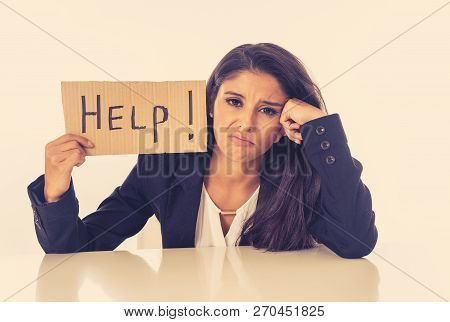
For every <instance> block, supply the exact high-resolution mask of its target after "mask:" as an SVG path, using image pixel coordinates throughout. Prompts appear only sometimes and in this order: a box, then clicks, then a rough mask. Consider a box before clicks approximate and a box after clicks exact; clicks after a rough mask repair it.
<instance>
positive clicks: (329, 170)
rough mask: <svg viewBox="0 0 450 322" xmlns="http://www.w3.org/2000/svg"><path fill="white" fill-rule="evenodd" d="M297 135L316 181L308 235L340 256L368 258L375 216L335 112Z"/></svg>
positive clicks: (374, 236)
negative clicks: (309, 233) (315, 204)
mask: <svg viewBox="0 0 450 322" xmlns="http://www.w3.org/2000/svg"><path fill="white" fill-rule="evenodd" d="M300 133H301V135H302V143H301V151H302V153H303V154H304V156H305V157H306V160H307V161H308V162H309V164H310V165H311V166H312V167H313V168H314V169H315V170H316V171H317V172H318V174H319V176H320V179H321V188H320V192H319V198H318V203H317V204H318V206H316V208H315V209H314V210H316V211H315V212H314V214H313V217H312V220H311V222H310V225H309V229H310V232H311V234H312V235H313V236H314V237H315V239H316V240H317V241H318V242H319V243H322V244H324V245H325V246H327V247H328V248H329V249H331V250H332V251H333V252H335V253H336V254H337V255H339V256H341V257H344V258H360V257H363V256H366V255H368V254H369V253H371V252H372V250H373V249H374V247H375V244H376V242H377V239H378V231H377V228H376V226H375V212H374V211H373V210H372V198H371V194H370V191H369V189H368V188H367V186H366V185H365V184H364V183H363V182H362V180H361V173H362V170H363V166H362V164H361V162H359V161H358V160H357V159H355V158H354V157H352V156H351V153H350V149H349V146H348V144H347V143H348V142H347V137H346V134H345V131H344V128H343V126H342V122H341V119H340V116H339V114H337V113H334V114H330V115H325V116H323V117H320V118H317V119H314V120H311V121H309V122H306V123H304V124H303V125H302V126H301V127H300Z"/></svg>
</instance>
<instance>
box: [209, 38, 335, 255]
mask: <svg viewBox="0 0 450 322" xmlns="http://www.w3.org/2000/svg"><path fill="white" fill-rule="evenodd" d="M242 71H254V72H264V73H268V74H270V75H272V76H273V77H275V78H276V79H277V80H278V82H279V84H280V86H281V88H282V89H283V90H284V92H285V93H286V95H288V97H289V98H298V99H300V100H302V101H304V102H306V103H308V104H311V105H312V106H315V107H317V108H318V109H321V110H323V111H325V112H327V110H326V106H325V102H324V100H323V98H322V95H321V93H320V90H319V88H318V86H317V85H316V84H314V82H313V81H312V80H311V78H310V76H309V75H308V73H307V71H306V69H305V67H304V66H303V64H302V62H301V61H300V59H298V58H297V57H296V56H294V55H293V54H292V53H290V52H289V51H287V50H285V49H283V48H282V47H280V46H278V45H275V44H272V43H259V44H244V45H240V46H238V47H236V48H234V49H232V50H231V51H229V52H228V53H227V54H226V55H225V56H224V57H223V58H222V60H221V61H220V62H219V64H218V65H217V66H216V68H215V69H214V70H213V72H212V74H211V76H210V77H209V79H208V82H207V84H206V105H207V112H208V113H207V115H208V116H207V125H208V153H209V154H211V153H212V149H213V148H214V144H215V139H214V133H213V119H212V118H211V117H210V116H209V113H210V112H212V110H213V107H214V102H215V100H216V97H217V92H218V90H219V88H220V86H221V85H222V83H223V82H224V81H225V80H226V79H228V78H231V77H233V76H234V75H236V74H237V73H239V72H242ZM303 139H304V138H303ZM262 157H263V159H262V164H261V165H262V166H261V173H260V184H261V186H260V191H259V195H258V202H257V205H256V210H255V212H254V213H253V214H252V215H251V216H250V217H249V218H247V220H246V221H245V222H244V226H243V228H242V232H241V235H240V237H239V238H238V239H237V241H236V244H237V243H238V242H239V246H253V247H255V248H258V249H266V251H289V250H298V249H306V248H311V247H314V246H316V244H317V241H316V240H315V239H314V237H313V236H312V235H311V234H310V232H309V229H308V226H309V224H310V222H311V219H312V218H313V216H314V215H315V214H314V212H313V210H312V209H315V208H316V207H317V203H318V201H319V193H320V178H319V176H318V174H317V173H316V171H315V170H314V168H312V167H311V166H309V164H308V162H307V160H306V158H305V157H304V155H303V153H302V151H301V145H298V144H296V143H295V142H292V141H291V140H290V139H289V138H288V137H287V136H284V137H283V138H281V139H280V141H278V142H277V143H274V144H273V145H272V147H271V148H269V149H268V150H267V151H266V152H265V153H264V155H263V156H262ZM303 205H306V207H304V206H303ZM236 244H235V246H237V245H236Z"/></svg>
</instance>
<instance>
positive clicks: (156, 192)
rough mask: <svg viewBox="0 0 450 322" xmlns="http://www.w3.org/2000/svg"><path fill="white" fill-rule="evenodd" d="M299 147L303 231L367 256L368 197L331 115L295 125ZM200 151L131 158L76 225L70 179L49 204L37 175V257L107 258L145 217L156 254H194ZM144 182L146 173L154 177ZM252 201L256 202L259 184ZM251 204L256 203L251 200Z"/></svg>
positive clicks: (33, 196) (341, 251)
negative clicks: (306, 206)
mask: <svg viewBox="0 0 450 322" xmlns="http://www.w3.org/2000/svg"><path fill="white" fill-rule="evenodd" d="M300 132H301V134H302V138H303V140H302V145H301V146H302V148H301V150H303V153H304V155H305V156H306V158H307V159H308V161H309V163H310V165H311V166H312V167H313V168H314V169H315V170H317V171H318V173H319V175H320V178H321V188H320V194H319V198H320V202H319V203H318V204H319V209H316V210H317V211H318V213H320V215H316V216H313V219H312V221H311V224H310V227H309V229H310V232H311V234H312V235H313V236H314V237H315V239H316V240H317V241H318V242H319V243H322V244H324V245H325V246H327V247H328V248H329V249H331V250H332V251H333V252H334V253H336V254H337V255H339V256H341V257H344V258H360V257H363V256H366V255H367V254H369V253H370V252H371V251H372V250H373V248H374V247H375V244H376V242H377V238H378V232H377V228H376V226H375V213H374V211H373V210H372V199H371V194H370V191H369V189H368V188H367V186H366V185H365V184H364V183H363V182H362V181H361V177H360V176H361V172H362V170H363V167H362V164H361V163H360V162H359V161H358V160H357V159H355V158H353V157H352V156H351V154H350V149H349V146H348V142H347V137H346V135H345V132H344V129H343V126H342V122H341V119H340V116H339V115H338V114H337V113H334V114H330V115H326V116H323V117H320V118H318V119H314V120H311V121H309V122H306V123H304V124H303V126H301V128H300ZM206 155H207V152H199V153H163V154H139V155H138V158H137V162H136V164H135V165H134V167H133V169H132V170H131V172H130V173H129V175H128V177H127V178H126V179H125V181H124V182H123V184H122V185H120V186H118V187H116V188H115V189H114V190H113V192H112V193H111V195H109V196H108V197H107V198H106V199H104V200H103V201H102V202H101V203H100V205H99V206H98V208H97V210H96V211H94V212H92V213H90V214H88V215H87V216H85V217H84V218H83V219H80V218H79V216H78V215H79V214H78V212H79V204H78V199H77V198H76V195H75V190H74V186H73V180H72V178H71V182H70V187H69V189H68V190H67V191H66V192H65V193H64V194H63V195H62V196H61V198H60V199H59V200H58V201H56V202H51V203H47V202H45V198H44V174H42V175H40V176H39V177H38V178H37V179H36V180H34V181H33V182H32V183H30V184H29V185H28V187H27V191H28V196H29V198H30V200H31V207H32V209H33V212H34V223H35V231H36V234H37V239H38V241H39V243H40V245H41V247H42V248H43V250H44V251H45V253H73V252H80V251H110V250H114V249H115V248H116V247H117V246H119V245H120V244H121V243H122V242H123V241H124V240H125V239H126V238H129V237H131V236H134V235H135V234H137V233H138V232H139V231H140V230H141V229H142V228H143V227H144V225H145V224H146V222H147V220H148V219H149V218H150V217H151V216H153V214H154V215H155V216H156V217H157V219H158V220H159V222H160V224H161V235H162V246H163V248H184V247H195V228H196V221H197V213H198V209H199V203H200V197H201V192H202V183H203V174H204V171H203V170H204V169H205V167H206V166H207V162H208V160H209V158H205V157H204V156H206ZM155 170H156V173H154V174H153V175H152V173H151V172H152V171H155ZM260 189H261V191H260V193H259V197H260V196H261V195H264V191H263V190H262V189H264V186H263V185H261V188H260ZM259 197H258V200H259Z"/></svg>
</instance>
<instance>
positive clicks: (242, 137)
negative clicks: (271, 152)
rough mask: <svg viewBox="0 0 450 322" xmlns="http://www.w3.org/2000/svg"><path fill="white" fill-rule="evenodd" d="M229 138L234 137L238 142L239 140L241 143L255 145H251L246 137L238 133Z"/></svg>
mask: <svg viewBox="0 0 450 322" xmlns="http://www.w3.org/2000/svg"><path fill="white" fill-rule="evenodd" d="M230 137H235V138H237V139H239V140H241V141H244V142H248V143H250V144H255V143H253V142H252V141H251V140H250V139H248V138H247V137H245V136H243V135H242V134H240V133H239V132H236V133H233V134H231V135H230Z"/></svg>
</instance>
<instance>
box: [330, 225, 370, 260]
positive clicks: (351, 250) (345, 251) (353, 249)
mask: <svg viewBox="0 0 450 322" xmlns="http://www.w3.org/2000/svg"><path fill="white" fill-rule="evenodd" d="M377 240H378V230H377V228H376V226H373V229H372V231H371V232H370V233H368V234H366V235H364V236H360V237H358V238H351V239H350V240H347V243H346V246H345V247H342V248H340V249H336V250H335V251H334V252H335V253H336V254H337V255H338V256H340V257H342V258H346V259H356V258H362V257H364V256H367V255H369V254H370V253H371V252H372V251H373V250H374V248H375V245H376V243H377Z"/></svg>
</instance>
